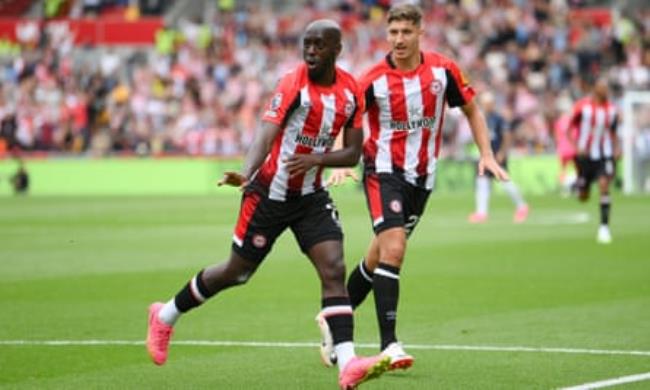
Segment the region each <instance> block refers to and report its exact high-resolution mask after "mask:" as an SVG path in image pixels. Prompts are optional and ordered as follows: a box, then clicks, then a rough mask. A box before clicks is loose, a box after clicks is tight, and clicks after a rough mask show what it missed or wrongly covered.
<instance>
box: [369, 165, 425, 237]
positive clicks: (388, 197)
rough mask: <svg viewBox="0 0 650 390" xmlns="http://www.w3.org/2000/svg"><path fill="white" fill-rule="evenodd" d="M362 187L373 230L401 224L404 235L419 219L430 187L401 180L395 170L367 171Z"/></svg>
mask: <svg viewBox="0 0 650 390" xmlns="http://www.w3.org/2000/svg"><path fill="white" fill-rule="evenodd" d="M363 187H364V190H365V192H366V201H367V205H368V210H369V211H370V220H371V222H372V228H373V230H374V231H375V234H379V233H380V232H382V231H384V230H386V229H390V228H394V227H404V229H405V230H406V235H407V237H408V236H410V235H411V233H412V232H413V230H415V226H416V225H417V224H418V222H419V221H420V217H421V216H422V213H424V209H425V207H426V205H427V199H429V194H431V191H429V190H426V189H424V188H421V187H417V186H414V185H413V184H411V183H409V182H407V181H406V180H404V179H403V178H402V177H401V176H399V175H397V174H390V173H374V172H366V173H365V175H364V177H363Z"/></svg>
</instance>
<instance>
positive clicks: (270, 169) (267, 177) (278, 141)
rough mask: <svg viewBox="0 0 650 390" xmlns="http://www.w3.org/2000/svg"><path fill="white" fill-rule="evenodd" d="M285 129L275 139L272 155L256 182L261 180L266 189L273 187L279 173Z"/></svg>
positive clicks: (263, 165)
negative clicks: (279, 157)
mask: <svg viewBox="0 0 650 390" xmlns="http://www.w3.org/2000/svg"><path fill="white" fill-rule="evenodd" d="M284 133H285V131H284V129H282V131H281V132H280V134H279V135H278V136H277V137H276V138H275V141H274V142H273V147H272V148H271V153H270V154H269V156H268V157H267V158H266V161H265V162H264V164H262V167H261V168H260V170H259V173H258V174H257V176H256V177H255V179H256V180H259V182H260V183H262V185H264V186H265V187H267V186H270V185H271V181H272V180H273V176H275V174H276V173H277V172H278V156H279V155H280V148H281V147H282V140H283V139H284Z"/></svg>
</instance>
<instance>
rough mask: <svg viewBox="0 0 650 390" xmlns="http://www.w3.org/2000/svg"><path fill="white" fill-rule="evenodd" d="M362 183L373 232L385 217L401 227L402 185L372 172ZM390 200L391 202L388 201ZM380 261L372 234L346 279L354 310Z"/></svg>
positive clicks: (370, 285) (366, 175)
mask: <svg viewBox="0 0 650 390" xmlns="http://www.w3.org/2000/svg"><path fill="white" fill-rule="evenodd" d="M363 184H364V192H365V196H366V204H367V206H368V210H369V212H370V218H371V222H372V224H373V229H374V230H375V233H376V229H377V228H378V227H379V226H383V225H385V224H386V218H388V219H392V221H391V223H393V225H394V226H403V225H404V217H403V215H402V213H401V211H402V210H401V207H402V206H401V204H402V195H401V192H400V191H401V184H399V183H395V180H394V179H392V178H391V177H390V176H386V175H382V176H381V178H380V176H379V175H377V174H375V173H366V174H365V175H364V178H363ZM389 199H390V200H391V201H390V202H389V201H387V200H389ZM387 203H392V207H393V208H395V207H398V208H399V210H398V211H399V212H398V213H396V212H394V211H393V210H391V204H387ZM385 209H386V211H385ZM379 258H380V254H379V241H378V240H377V236H376V235H375V236H374V237H373V239H372V240H371V241H370V245H369V246H368V250H367V252H366V256H365V257H364V258H363V259H361V262H360V264H359V265H358V266H356V267H354V269H353V270H352V272H351V273H350V276H349V277H348V282H347V289H348V294H349V295H350V302H351V303H352V307H353V308H356V307H357V306H359V305H360V304H361V303H363V301H364V300H365V299H366V297H367V296H368V293H369V292H370V290H372V284H373V277H374V270H375V268H376V267H377V265H378V264H379Z"/></svg>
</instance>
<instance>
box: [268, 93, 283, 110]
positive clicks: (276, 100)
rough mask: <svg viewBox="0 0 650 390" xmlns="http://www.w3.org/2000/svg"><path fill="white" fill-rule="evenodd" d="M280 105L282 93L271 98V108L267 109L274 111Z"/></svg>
mask: <svg viewBox="0 0 650 390" xmlns="http://www.w3.org/2000/svg"><path fill="white" fill-rule="evenodd" d="M280 104H282V93H281V92H278V93H276V94H275V96H273V99H271V106H270V107H269V109H270V110H272V111H276V110H277V109H278V108H280Z"/></svg>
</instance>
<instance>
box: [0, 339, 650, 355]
mask: <svg viewBox="0 0 650 390" xmlns="http://www.w3.org/2000/svg"><path fill="white" fill-rule="evenodd" d="M172 344H174V345H185V346H200V347H253V348H315V347H318V346H319V345H320V344H319V343H313V342H288V341H287V342H268V341H221V340H214V341H213V340H178V341H173V342H172ZM2 345H6V346H30V345H34V346H105V345H127V346H135V345H144V341H142V340H0V346H2ZM356 346H357V347H359V348H377V344H370V343H358V344H356ZM404 347H405V348H407V349H422V350H438V351H479V352H531V353H565V354H582V355H627V356H650V351H635V350H615V349H614V350H613V349H584V348H550V347H525V346H493V345H444V344H406V345H404Z"/></svg>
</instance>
